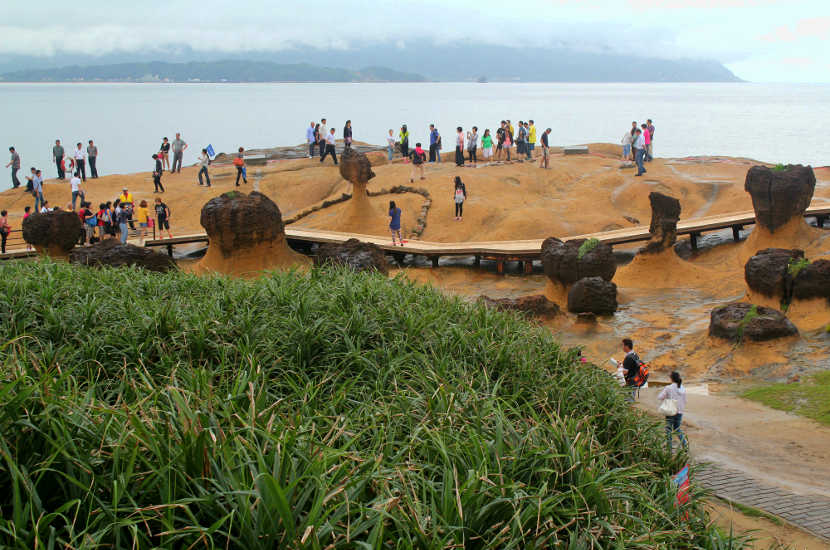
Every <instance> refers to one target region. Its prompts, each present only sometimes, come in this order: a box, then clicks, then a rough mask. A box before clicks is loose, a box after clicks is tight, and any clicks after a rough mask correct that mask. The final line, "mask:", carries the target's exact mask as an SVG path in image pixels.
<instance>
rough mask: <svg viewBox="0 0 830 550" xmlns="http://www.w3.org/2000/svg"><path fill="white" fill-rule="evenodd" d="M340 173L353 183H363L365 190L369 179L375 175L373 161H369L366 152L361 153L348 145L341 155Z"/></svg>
mask: <svg viewBox="0 0 830 550" xmlns="http://www.w3.org/2000/svg"><path fill="white" fill-rule="evenodd" d="M340 175H341V176H343V179H344V180H346V181H348V182H350V183H351V184H352V185H362V186H363V189H364V190H365V189H366V184H367V183H368V182H369V180H370V179H372V178H374V177H375V173H374V172H373V171H372V163H371V162H369V157H367V156H366V153H360V152H358V151H355V150H354V149H353V148H351V147H347V148H346V149H345V150H344V151H343V154H342V155H341V156H340Z"/></svg>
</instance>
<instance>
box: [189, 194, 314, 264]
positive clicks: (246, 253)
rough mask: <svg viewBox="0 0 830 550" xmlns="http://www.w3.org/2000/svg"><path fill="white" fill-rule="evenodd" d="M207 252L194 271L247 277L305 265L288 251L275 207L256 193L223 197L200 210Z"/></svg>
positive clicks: (299, 255)
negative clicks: (272, 270)
mask: <svg viewBox="0 0 830 550" xmlns="http://www.w3.org/2000/svg"><path fill="white" fill-rule="evenodd" d="M200 222H201V224H202V227H204V228H205V231H206V232H207V235H208V250H207V253H206V254H205V256H204V257H203V258H202V259H201V260H200V261H199V263H198V264H197V265H196V267H195V270H196V271H216V272H220V273H227V274H232V275H248V274H253V273H256V272H259V271H262V270H266V269H275V268H276V269H283V268H291V267H295V266H304V265H308V264H309V263H311V262H310V260H309V259H308V258H307V257H305V256H303V255H301V254H298V253H297V252H294V251H293V250H291V249H290V248H289V247H288V244H287V243H286V240H285V225H284V224H283V221H282V214H281V212H280V209H279V207H278V206H277V205H276V203H274V201H272V200H271V199H269V198H268V197H267V196H265V195H263V194H262V193H259V192H257V191H253V192H251V193H250V194H249V195H246V194H245V193H240V192H238V191H230V192H228V193H223V194H222V195H219V196H218V197H214V198H212V199H211V200H209V201H208V202H207V203H206V204H205V205H204V206H203V207H202V214H201V218H200Z"/></svg>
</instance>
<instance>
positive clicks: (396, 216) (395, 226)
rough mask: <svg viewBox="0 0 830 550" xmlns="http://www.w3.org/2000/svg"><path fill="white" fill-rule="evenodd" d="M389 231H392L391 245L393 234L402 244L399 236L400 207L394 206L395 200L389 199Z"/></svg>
mask: <svg viewBox="0 0 830 550" xmlns="http://www.w3.org/2000/svg"><path fill="white" fill-rule="evenodd" d="M389 231H390V232H391V233H392V246H395V235H396V234H397V235H398V241H399V242H400V243H401V246H403V239H402V238H401V209H400V208H398V207H397V206H395V201H389Z"/></svg>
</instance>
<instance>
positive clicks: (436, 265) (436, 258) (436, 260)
mask: <svg viewBox="0 0 830 550" xmlns="http://www.w3.org/2000/svg"><path fill="white" fill-rule="evenodd" d="M430 259H431V260H432V267H438V256H432V257H431V258H430Z"/></svg>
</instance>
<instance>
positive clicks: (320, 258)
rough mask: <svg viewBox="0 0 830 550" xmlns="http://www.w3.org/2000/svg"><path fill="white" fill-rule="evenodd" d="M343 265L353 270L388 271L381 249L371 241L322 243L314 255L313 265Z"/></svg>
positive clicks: (356, 240)
mask: <svg viewBox="0 0 830 550" xmlns="http://www.w3.org/2000/svg"><path fill="white" fill-rule="evenodd" d="M325 264H332V265H345V266H349V267H350V268H352V269H353V270H355V271H379V272H380V273H383V274H384V275H386V274H388V273H389V265H388V263H387V261H386V255H385V254H384V253H383V250H381V248H380V247H379V246H377V245H374V244H372V243H364V242H362V241H359V240H358V239H349V240H348V241H346V242H344V243H342V244H335V243H330V244H324V245H322V246H320V248H319V249H318V250H317V254H316V255H315V256H314V265H317V266H320V265H325Z"/></svg>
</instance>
